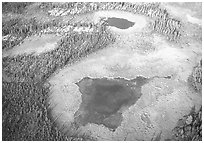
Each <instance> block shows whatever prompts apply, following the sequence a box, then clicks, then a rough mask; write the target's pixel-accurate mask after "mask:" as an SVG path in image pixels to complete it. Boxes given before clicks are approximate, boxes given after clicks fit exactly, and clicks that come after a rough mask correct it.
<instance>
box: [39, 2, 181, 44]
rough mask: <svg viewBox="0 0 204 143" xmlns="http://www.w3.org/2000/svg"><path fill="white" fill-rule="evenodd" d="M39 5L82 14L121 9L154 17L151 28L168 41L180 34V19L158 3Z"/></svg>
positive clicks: (72, 13)
mask: <svg viewBox="0 0 204 143" xmlns="http://www.w3.org/2000/svg"><path fill="white" fill-rule="evenodd" d="M41 7H47V8H48V7H50V8H59V10H61V9H64V12H62V13H61V15H62V14H63V13H66V14H68V15H70V14H71V15H77V14H84V13H88V12H93V11H101V10H121V11H127V12H132V13H135V14H141V15H144V16H147V17H150V18H152V19H154V22H153V23H152V29H153V30H154V31H155V32H158V33H160V34H163V35H165V36H166V37H167V39H168V40H170V41H178V40H179V39H180V37H181V36H182V32H181V26H182V23H181V21H180V20H178V19H175V18H172V17H170V16H169V13H168V12H167V10H166V9H163V8H160V3H134V4H133V3H129V2H75V3H65V4H64V3H63V4H60V3H58V4H55V3H42V4H41Z"/></svg>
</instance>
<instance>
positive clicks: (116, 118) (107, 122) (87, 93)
mask: <svg viewBox="0 0 204 143" xmlns="http://www.w3.org/2000/svg"><path fill="white" fill-rule="evenodd" d="M147 82H148V79H146V78H143V77H137V78H135V79H133V80H126V79H123V78H115V79H107V78H94V79H92V78H89V77H85V78H83V79H82V80H80V81H79V82H77V83H76V84H77V85H78V86H79V90H80V92H81V94H82V103H81V105H80V107H79V110H78V111H77V112H76V113H75V115H74V116H75V122H76V123H77V124H78V125H79V126H85V125H86V124H88V123H95V124H98V125H100V124H103V125H104V126H106V127H108V128H109V129H111V130H115V129H116V128H117V127H118V126H120V124H121V122H122V110H121V108H123V110H124V109H126V108H128V107H130V106H131V105H134V104H135V103H136V101H137V100H138V99H139V98H140V97H141V95H142V93H141V87H142V86H143V85H144V84H145V83H147ZM135 83H136V84H135Z"/></svg>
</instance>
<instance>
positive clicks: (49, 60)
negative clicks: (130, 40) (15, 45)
mask: <svg viewBox="0 0 204 143" xmlns="http://www.w3.org/2000/svg"><path fill="white" fill-rule="evenodd" d="M29 32H31V33H32V31H29ZM14 33H15V32H14ZM15 34H16V33H15ZM85 42H86V44H84V43H85ZM112 42H114V38H113V37H112V35H110V34H109V33H108V32H107V31H106V28H105V25H102V26H99V27H98V31H97V32H96V31H95V32H94V33H81V34H78V33H76V32H72V33H69V34H66V35H65V36H64V38H62V39H61V41H60V42H59V43H58V48H56V49H55V50H53V51H49V52H47V53H43V54H40V55H36V56H35V55H32V54H29V55H26V54H25V55H17V56H15V57H4V58H3V59H2V72H3V73H5V76H7V77H8V78H9V79H10V81H11V82H5V81H4V78H3V83H2V84H3V85H2V86H3V87H2V91H3V92H2V109H3V110H2V114H3V120H2V133H3V140H92V139H91V138H89V137H88V136H86V135H83V136H78V135H77V134H74V135H73V134H71V135H67V134H66V135H64V134H63V133H62V132H61V129H59V128H58V127H57V126H56V125H55V123H54V122H53V121H54V120H55V119H52V118H51V117H50V116H49V112H51V111H50V109H49V105H47V103H46V100H47V97H48V93H49V87H45V86H44V84H45V82H46V81H47V79H48V78H49V77H50V76H51V75H52V74H53V73H54V72H55V71H56V70H58V69H60V68H63V67H64V66H65V65H67V64H72V63H74V62H76V61H77V60H79V59H80V58H82V57H85V56H87V55H88V54H90V53H92V52H94V51H96V50H98V49H101V48H104V47H106V46H107V45H108V44H110V43H112Z"/></svg>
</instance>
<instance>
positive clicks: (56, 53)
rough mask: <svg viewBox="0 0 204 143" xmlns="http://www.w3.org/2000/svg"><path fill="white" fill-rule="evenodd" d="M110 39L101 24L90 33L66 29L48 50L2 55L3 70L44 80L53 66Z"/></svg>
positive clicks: (17, 77) (19, 78)
mask: <svg viewBox="0 0 204 143" xmlns="http://www.w3.org/2000/svg"><path fill="white" fill-rule="evenodd" d="M114 40H115V38H114V37H113V36H112V35H111V34H110V33H108V32H107V31H106V30H105V29H104V28H101V30H99V31H95V32H93V33H83V32H82V33H81V34H79V33H77V32H72V33H68V34H67V35H66V36H65V37H64V38H62V39H61V41H60V42H59V43H58V47H57V48H56V49H54V50H52V51H49V52H46V53H42V54H40V55H32V54H30V55H17V56H16V57H5V58H3V64H2V67H3V72H4V73H6V75H7V76H8V77H10V78H11V79H12V80H14V81H36V80H37V81H38V80H46V79H47V78H48V77H49V76H50V75H51V74H52V73H53V72H54V71H55V70H56V69H59V68H62V67H64V66H65V65H66V64H71V63H73V62H75V61H76V60H79V59H80V58H81V57H84V56H87V55H88V54H90V53H91V52H93V51H96V50H98V49H101V48H104V47H106V46H107V45H108V44H110V43H112V42H114ZM84 43H86V44H84Z"/></svg>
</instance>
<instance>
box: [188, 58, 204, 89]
mask: <svg viewBox="0 0 204 143" xmlns="http://www.w3.org/2000/svg"><path fill="white" fill-rule="evenodd" d="M188 84H189V86H190V88H192V89H193V90H194V91H196V92H199V93H202V60H200V61H199V63H198V64H197V65H196V66H195V67H194V68H193V71H192V73H191V75H190V76H189V78H188Z"/></svg>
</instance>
